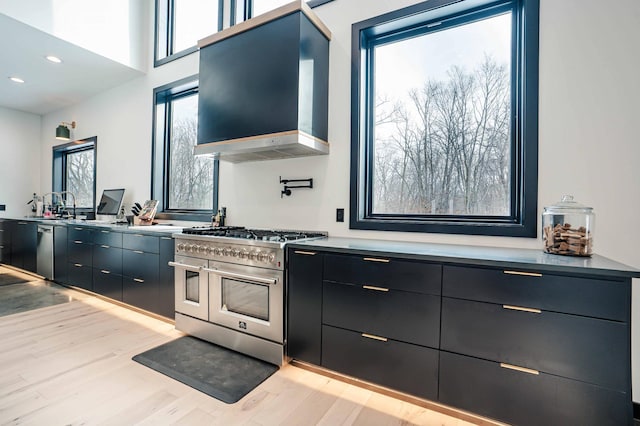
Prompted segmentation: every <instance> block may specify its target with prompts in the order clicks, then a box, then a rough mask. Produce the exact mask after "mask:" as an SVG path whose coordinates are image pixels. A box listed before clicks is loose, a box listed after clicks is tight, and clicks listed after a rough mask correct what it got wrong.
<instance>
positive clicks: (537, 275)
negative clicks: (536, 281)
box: [502, 271, 542, 277]
mask: <svg viewBox="0 0 640 426" xmlns="http://www.w3.org/2000/svg"><path fill="white" fill-rule="evenodd" d="M502 272H504V273H505V274H507V275H523V276H525V277H541V276H542V274H539V273H537V272H522V271H502Z"/></svg>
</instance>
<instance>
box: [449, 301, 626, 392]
mask: <svg viewBox="0 0 640 426" xmlns="http://www.w3.org/2000/svg"><path fill="white" fill-rule="evenodd" d="M628 332H629V327H628V324H627V323H624V322H618V321H608V320H602V319H598V318H589V317H584V316H579V315H567V314H562V313H556V312H548V311H540V310H537V309H531V308H522V307H518V306H510V305H496V304H491V303H484V302H474V301H468V300H458V299H450V298H447V297H445V298H443V300H442V346H441V348H442V349H443V350H447V351H451V352H457V353H463V354H467V355H470V356H474V357H477V358H484V359H487V360H492V361H497V362H505V363H509V364H515V365H519V366H522V367H526V368H530V369H534V370H540V371H544V372H546V373H550V374H555V375H558V376H562V377H567V378H570V379H575V380H580V381H584V382H588V383H593V384H597V385H601V386H605V387H609V388H612V389H621V390H622V389H626V388H628V387H629V377H628V376H627V368H626V366H628V365H629V363H630V362H631V361H630V359H629V354H630V348H629V346H628V345H629V341H628V340H629V339H628V337H629V336H628Z"/></svg>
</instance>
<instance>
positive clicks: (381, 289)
mask: <svg viewBox="0 0 640 426" xmlns="http://www.w3.org/2000/svg"><path fill="white" fill-rule="evenodd" d="M362 288H364V289H366V290H375V291H389V289H388V288H384V287H376V286H374V285H363V286H362Z"/></svg>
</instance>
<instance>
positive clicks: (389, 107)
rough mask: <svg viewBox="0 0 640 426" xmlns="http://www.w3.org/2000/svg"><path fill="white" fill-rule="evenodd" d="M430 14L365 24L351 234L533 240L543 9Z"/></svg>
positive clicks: (510, 4)
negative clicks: (380, 232)
mask: <svg viewBox="0 0 640 426" xmlns="http://www.w3.org/2000/svg"><path fill="white" fill-rule="evenodd" d="M482 3H485V4H482ZM534 3H535V4H534ZM430 7H431V6H430V5H429V2H425V3H421V4H419V5H416V6H414V7H410V8H407V9H403V10H400V11H397V12H394V13H392V14H389V15H384V16H381V17H379V18H374V19H373V20H370V21H366V22H364V23H359V24H354V30H353V44H354V46H353V52H354V55H357V56H358V57H359V58H360V60H359V61H354V64H357V65H356V69H355V72H354V75H356V76H357V80H356V81H354V82H353V84H352V87H353V90H354V93H353V97H352V102H353V104H352V108H353V114H352V120H353V121H352V189H353V192H352V210H351V215H352V216H351V226H352V227H353V228H358V229H378V230H399V231H419V232H447V233H469V234H487V235H514V236H516V235H517V236H531V237H534V236H535V234H536V231H535V229H536V199H537V182H536V180H537V175H536V169H537V54H538V52H537V24H536V22H537V2H535V1H530V0H526V1H524V0H523V1H518V0H509V1H507V0H505V1H498V2H482V1H470V0H466V1H461V2H459V1H452V2H450V4H449V5H447V6H445V7H438V8H434V9H430ZM525 15H526V19H525ZM525 21H526V26H525Z"/></svg>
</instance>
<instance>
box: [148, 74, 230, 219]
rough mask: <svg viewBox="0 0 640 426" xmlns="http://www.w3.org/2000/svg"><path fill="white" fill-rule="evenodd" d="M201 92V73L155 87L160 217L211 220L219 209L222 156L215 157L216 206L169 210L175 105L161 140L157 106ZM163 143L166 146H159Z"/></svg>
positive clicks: (154, 186) (154, 190) (154, 172)
mask: <svg viewBox="0 0 640 426" xmlns="http://www.w3.org/2000/svg"><path fill="white" fill-rule="evenodd" d="M197 93H198V74H195V75H192V76H189V77H185V78H182V79H180V80H177V81H174V82H172V83H168V84H165V85H163V86H160V87H156V88H155V89H153V111H152V115H153V119H152V126H153V127H152V135H151V140H152V145H151V159H152V160H151V198H152V199H154V200H158V213H157V214H156V217H157V218H159V219H171V220H189V221H205V222H209V221H211V217H212V215H213V214H214V213H215V212H217V211H218V188H219V175H220V172H219V170H220V163H219V160H218V159H214V160H213V161H214V163H213V208H212V209H211V210H187V209H169V208H168V207H167V202H168V200H169V185H168V182H169V179H170V168H169V167H170V165H169V162H170V155H169V152H170V147H171V141H170V135H171V133H170V127H171V114H172V112H171V108H169V107H165V111H164V123H163V135H162V137H161V140H159V139H158V135H157V134H156V129H157V128H158V123H157V113H156V112H157V106H158V104H162V103H164V104H165V105H168V103H169V102H171V101H174V100H178V99H181V98H184V97H186V96H192V95H194V94H197ZM160 143H161V145H162V146H160V147H159V146H158V145H159V144H160Z"/></svg>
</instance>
